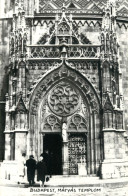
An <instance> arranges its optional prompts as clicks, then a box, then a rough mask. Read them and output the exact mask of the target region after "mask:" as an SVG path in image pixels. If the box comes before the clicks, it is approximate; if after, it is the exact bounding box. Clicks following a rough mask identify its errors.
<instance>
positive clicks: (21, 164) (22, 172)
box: [18, 153, 26, 184]
mask: <svg viewBox="0 0 128 196" xmlns="http://www.w3.org/2000/svg"><path fill="white" fill-rule="evenodd" d="M25 156H26V154H25V153H22V156H21V157H20V158H19V160H18V177H19V180H18V184H20V183H22V182H23V180H24V177H25V162H26V159H25Z"/></svg>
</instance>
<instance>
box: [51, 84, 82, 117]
mask: <svg viewBox="0 0 128 196" xmlns="http://www.w3.org/2000/svg"><path fill="white" fill-rule="evenodd" d="M79 103H80V96H79V94H78V93H77V92H76V90H74V89H73V88H72V87H71V86H70V85H69V84H68V83H65V82H61V83H59V85H57V86H56V87H55V88H54V89H53V90H52V91H51V93H50V96H49V107H50V109H51V110H52V111H53V112H54V113H55V114H57V115H59V116H68V115H71V114H72V113H74V112H75V111H76V110H77V109H78V106H79Z"/></svg>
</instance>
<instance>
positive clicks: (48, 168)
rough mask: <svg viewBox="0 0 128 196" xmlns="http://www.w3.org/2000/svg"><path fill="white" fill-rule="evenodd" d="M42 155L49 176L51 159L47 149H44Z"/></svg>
mask: <svg viewBox="0 0 128 196" xmlns="http://www.w3.org/2000/svg"><path fill="white" fill-rule="evenodd" d="M43 157H44V162H45V164H46V166H47V175H50V177H51V161H50V154H49V151H48V150H45V151H44V153H43Z"/></svg>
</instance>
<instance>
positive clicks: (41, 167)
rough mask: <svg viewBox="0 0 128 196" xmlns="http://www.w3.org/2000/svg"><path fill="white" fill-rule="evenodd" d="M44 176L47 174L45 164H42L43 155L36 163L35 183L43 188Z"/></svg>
mask: <svg viewBox="0 0 128 196" xmlns="http://www.w3.org/2000/svg"><path fill="white" fill-rule="evenodd" d="M46 174H47V168H46V163H45V162H44V157H43V154H41V155H40V160H39V162H38V163H37V181H39V182H40V186H42V187H44V182H45V175H46Z"/></svg>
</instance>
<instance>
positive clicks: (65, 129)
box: [62, 120, 67, 141]
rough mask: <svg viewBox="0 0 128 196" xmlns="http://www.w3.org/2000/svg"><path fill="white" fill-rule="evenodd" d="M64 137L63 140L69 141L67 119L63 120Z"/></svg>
mask: <svg viewBox="0 0 128 196" xmlns="http://www.w3.org/2000/svg"><path fill="white" fill-rule="evenodd" d="M62 137H63V141H67V122H66V121H65V120H63V124H62Z"/></svg>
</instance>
